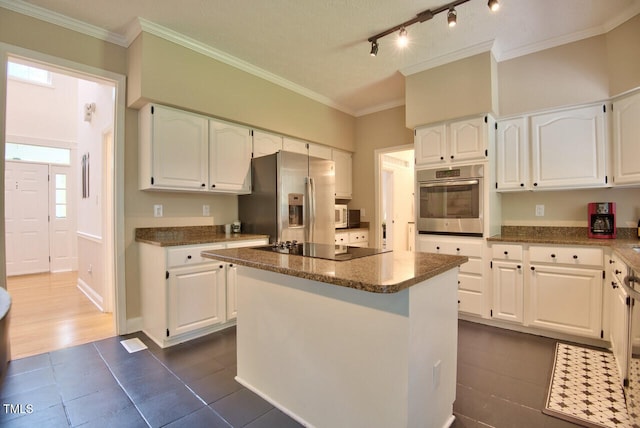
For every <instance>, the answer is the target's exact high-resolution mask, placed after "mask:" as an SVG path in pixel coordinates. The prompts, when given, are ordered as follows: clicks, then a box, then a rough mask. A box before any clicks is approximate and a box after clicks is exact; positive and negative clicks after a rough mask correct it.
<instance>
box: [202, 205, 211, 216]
mask: <svg viewBox="0 0 640 428" xmlns="http://www.w3.org/2000/svg"><path fill="white" fill-rule="evenodd" d="M202 215H203V217H209V216H210V215H211V207H210V206H209V205H203V206H202Z"/></svg>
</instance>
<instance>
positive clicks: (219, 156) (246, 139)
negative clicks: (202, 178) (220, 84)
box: [209, 120, 253, 194]
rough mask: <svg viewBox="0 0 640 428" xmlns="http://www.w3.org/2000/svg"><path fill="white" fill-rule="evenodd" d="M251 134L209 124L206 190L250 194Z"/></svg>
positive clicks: (244, 130) (246, 130) (214, 123)
mask: <svg viewBox="0 0 640 428" xmlns="http://www.w3.org/2000/svg"><path fill="white" fill-rule="evenodd" d="M252 149H253V142H252V138H251V130H250V129H248V128H244V127H242V126H238V125H234V124H231V123H226V122H220V121H216V120H209V189H210V190H212V191H216V192H225V193H237V194H246V193H251V153H252Z"/></svg>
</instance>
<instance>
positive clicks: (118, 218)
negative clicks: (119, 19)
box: [0, 43, 128, 335]
mask: <svg viewBox="0 0 640 428" xmlns="http://www.w3.org/2000/svg"><path fill="white" fill-rule="evenodd" d="M10 57H16V58H24V59H26V60H28V61H30V62H33V63H42V64H43V65H46V66H47V67H49V68H51V67H53V68H56V69H58V70H59V72H62V73H64V74H68V75H71V76H75V77H78V78H81V79H85V80H93V81H98V82H108V83H109V84H113V85H115V114H114V147H113V151H112V152H111V153H110V156H109V158H110V160H111V162H112V165H113V170H112V171H113V174H112V175H111V177H109V178H108V179H109V181H110V182H111V186H112V193H111V195H109V196H108V197H107V198H106V201H107V203H108V202H111V205H110V206H106V207H105V211H104V213H105V218H112V219H113V221H111V222H105V224H109V225H111V227H108V228H109V229H111V230H108V233H107V234H106V235H105V237H104V238H105V245H106V248H107V249H108V251H107V254H106V257H105V271H106V272H108V274H107V277H109V275H112V278H113V280H114V287H113V289H114V291H113V301H114V302H115V307H114V315H115V316H114V317H113V319H114V322H115V332H116V334H118V335H120V334H126V333H127V332H128V331H127V308H126V287H125V235H124V166H125V165H124V149H125V145H124V136H125V130H124V126H125V111H126V94H125V90H126V76H125V75H123V74H119V73H114V72H111V71H108V70H103V69H101V68H96V67H93V66H89V65H86V64H81V63H77V62H74V61H69V60H66V59H63V58H58V57H55V56H51V55H47V54H44V53H41V52H36V51H32V50H29V49H24V48H21V47H17V46H12V45H9V44H6V43H0V59H1V62H0V89H1V90H0V165H1V167H0V185H1V186H2V188H3V189H4V157H5V144H6V141H5V140H6V138H5V134H6V113H7V111H6V104H7V71H6V70H7V61H8V60H9V58H10ZM105 181H106V180H105ZM0 211H2V212H4V193H3V194H2V195H0ZM4 233H5V228H4V222H0V245H1V246H2V247H4V245H5V242H4V240H5V238H4ZM0 281H2V283H0V286H2V287H3V288H6V260H5V252H4V251H0Z"/></svg>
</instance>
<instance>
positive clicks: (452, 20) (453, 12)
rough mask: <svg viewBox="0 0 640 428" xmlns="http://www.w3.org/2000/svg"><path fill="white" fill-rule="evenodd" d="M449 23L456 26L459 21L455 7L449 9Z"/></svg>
mask: <svg viewBox="0 0 640 428" xmlns="http://www.w3.org/2000/svg"><path fill="white" fill-rule="evenodd" d="M447 23H448V24H449V27H455V26H456V24H457V23H458V13H457V12H456V10H455V9H454V8H451V9H449V12H448V13H447Z"/></svg>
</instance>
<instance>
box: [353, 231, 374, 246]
mask: <svg viewBox="0 0 640 428" xmlns="http://www.w3.org/2000/svg"><path fill="white" fill-rule="evenodd" d="M368 241H369V231H368V230H360V231H358V232H349V244H359V243H361V242H368Z"/></svg>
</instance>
